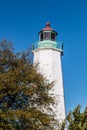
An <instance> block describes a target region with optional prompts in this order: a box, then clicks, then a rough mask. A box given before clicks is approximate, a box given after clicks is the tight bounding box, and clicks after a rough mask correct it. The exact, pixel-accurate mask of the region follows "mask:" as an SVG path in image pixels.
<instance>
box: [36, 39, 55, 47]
mask: <svg viewBox="0 0 87 130" xmlns="http://www.w3.org/2000/svg"><path fill="white" fill-rule="evenodd" d="M50 47H52V48H57V42H56V41H50V40H44V41H40V42H38V48H50Z"/></svg>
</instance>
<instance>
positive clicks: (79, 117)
mask: <svg viewBox="0 0 87 130" xmlns="http://www.w3.org/2000/svg"><path fill="white" fill-rule="evenodd" d="M67 121H68V123H67V124H68V129H69V130H87V107H86V108H85V110H84V111H83V112H81V106H80V105H78V106H77V107H76V108H75V109H74V111H71V112H69V114H68V116H67Z"/></svg>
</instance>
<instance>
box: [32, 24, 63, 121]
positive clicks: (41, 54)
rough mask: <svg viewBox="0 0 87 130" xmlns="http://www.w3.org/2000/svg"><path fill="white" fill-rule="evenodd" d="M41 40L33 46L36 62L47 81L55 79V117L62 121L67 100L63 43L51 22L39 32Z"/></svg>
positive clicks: (53, 91)
mask: <svg viewBox="0 0 87 130" xmlns="http://www.w3.org/2000/svg"><path fill="white" fill-rule="evenodd" d="M38 34H39V42H38V43H37V45H35V46H34V48H33V54H34V63H39V71H40V72H41V73H42V74H43V75H44V76H45V77H46V81H47V82H49V83H50V82H52V81H54V87H53V89H52V90H51V93H52V94H53V95H54V99H55V103H56V105H55V107H53V111H54V113H55V115H56V116H55V118H56V119H58V120H59V121H60V122H62V121H63V120H64V119H65V102H64V89H63V78H62V66H61V56H62V55H63V44H60V42H57V41H56V37H57V32H56V31H54V30H53V29H52V28H50V23H49V22H47V23H46V27H45V28H44V29H42V30H41V31H40V32H39V33H38Z"/></svg>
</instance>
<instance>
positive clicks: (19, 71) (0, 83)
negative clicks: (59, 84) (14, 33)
mask: <svg viewBox="0 0 87 130" xmlns="http://www.w3.org/2000/svg"><path fill="white" fill-rule="evenodd" d="M30 55H31V53H30V52H29V51H27V52H26V53H16V54H15V53H14V51H13V46H12V44H11V43H10V42H8V41H6V40H3V41H1V42H0V130H10V129H11V130H54V126H55V124H56V121H55V119H54V115H53V113H52V109H51V108H50V105H51V104H54V100H53V98H52V97H51V96H50V95H49V94H48V91H49V90H50V89H51V88H52V86H53V84H52V83H51V84H47V83H46V82H44V81H45V78H44V77H43V76H42V75H41V74H40V73H37V65H36V66H35V67H34V66H33V65H32V62H31V61H32V60H30ZM31 59H32V58H31Z"/></svg>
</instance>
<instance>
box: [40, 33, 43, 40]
mask: <svg viewBox="0 0 87 130" xmlns="http://www.w3.org/2000/svg"><path fill="white" fill-rule="evenodd" d="M40 40H41V41H42V40H43V33H41V34H40Z"/></svg>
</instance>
